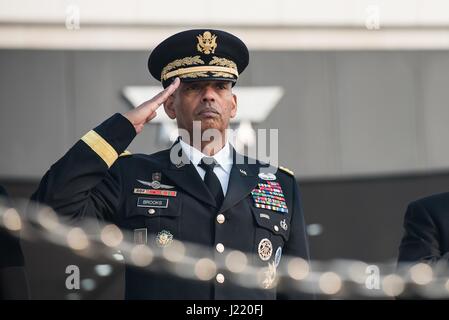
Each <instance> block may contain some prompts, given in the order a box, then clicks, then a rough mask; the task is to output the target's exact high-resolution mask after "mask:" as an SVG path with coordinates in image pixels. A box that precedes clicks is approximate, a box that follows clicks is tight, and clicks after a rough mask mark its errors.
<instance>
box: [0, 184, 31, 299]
mask: <svg viewBox="0 0 449 320" xmlns="http://www.w3.org/2000/svg"><path fill="white" fill-rule="evenodd" d="M0 203H1V204H2V208H1V210H2V211H3V210H5V209H6V208H8V207H12V205H11V202H10V201H9V199H8V195H7V193H6V190H5V189H4V188H3V187H2V186H0ZM17 235H18V234H17ZM17 235H16V236H17ZM16 236H15V235H13V234H11V232H10V231H8V230H5V229H4V228H0V299H2V300H5V299H28V297H29V294H28V284H27V278H26V274H25V268H24V257H23V254H22V250H21V247H20V241H19V238H18V237H16Z"/></svg>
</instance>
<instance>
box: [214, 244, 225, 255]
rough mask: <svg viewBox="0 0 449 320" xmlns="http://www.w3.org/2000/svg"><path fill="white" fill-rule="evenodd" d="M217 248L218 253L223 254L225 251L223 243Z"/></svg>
mask: <svg viewBox="0 0 449 320" xmlns="http://www.w3.org/2000/svg"><path fill="white" fill-rule="evenodd" d="M215 248H216V249H217V251H218V252H220V253H223V251H224V245H223V243H217V245H216V246H215Z"/></svg>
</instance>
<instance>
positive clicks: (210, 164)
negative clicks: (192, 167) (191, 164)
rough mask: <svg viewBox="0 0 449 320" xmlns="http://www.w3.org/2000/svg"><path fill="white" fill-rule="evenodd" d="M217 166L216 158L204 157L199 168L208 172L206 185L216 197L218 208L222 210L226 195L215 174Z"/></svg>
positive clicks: (205, 178)
mask: <svg viewBox="0 0 449 320" xmlns="http://www.w3.org/2000/svg"><path fill="white" fill-rule="evenodd" d="M216 165H217V162H215V159H214V158H212V157H204V158H203V159H201V161H200V163H199V165H198V166H199V167H200V168H203V169H204V171H206V175H205V176H204V183H206V186H207V187H208V188H209V191H210V192H211V193H212V195H213V196H214V198H215V201H216V203H217V207H218V208H220V207H221V204H222V203H223V199H224V195H223V189H222V188H221V183H220V180H218V177H217V175H216V174H215V173H214V167H215V166H216Z"/></svg>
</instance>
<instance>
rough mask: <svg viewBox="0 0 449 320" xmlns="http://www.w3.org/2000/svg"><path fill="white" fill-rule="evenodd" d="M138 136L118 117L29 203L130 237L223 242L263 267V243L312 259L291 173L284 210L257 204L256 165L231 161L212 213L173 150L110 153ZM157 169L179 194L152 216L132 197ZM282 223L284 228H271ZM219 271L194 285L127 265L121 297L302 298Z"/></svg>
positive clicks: (284, 180) (200, 186)
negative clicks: (165, 234) (142, 232)
mask: <svg viewBox="0 0 449 320" xmlns="http://www.w3.org/2000/svg"><path fill="white" fill-rule="evenodd" d="M135 135H136V132H135V129H134V127H133V126H132V124H131V123H130V122H129V121H128V120H127V119H126V118H125V117H124V116H122V115H121V114H115V115H114V116H112V117H111V118H109V119H108V120H106V121H105V122H103V123H102V124H101V125H99V126H98V127H97V128H95V129H94V130H93V131H91V132H90V133H88V134H87V135H86V136H88V137H87V138H84V137H83V138H82V139H81V140H80V141H78V142H77V143H76V144H75V145H74V146H73V147H72V148H71V149H70V150H69V151H68V152H67V153H66V154H65V155H64V156H63V157H62V159H60V160H59V161H58V162H56V163H55V164H54V165H52V166H51V168H50V170H49V171H48V172H47V173H46V174H45V176H44V177H43V179H42V181H41V183H40V185H39V188H38V190H37V191H36V192H35V194H34V195H33V197H32V198H33V199H34V200H36V201H39V202H41V203H45V204H47V205H49V206H51V207H52V208H53V209H54V210H55V211H57V212H58V213H59V214H61V215H65V216H70V217H71V218H73V219H82V218H86V217H94V218H97V219H100V220H102V221H108V222H112V223H115V224H116V225H117V226H119V227H120V228H122V229H128V230H131V232H132V230H136V229H141V228H147V230H148V234H157V233H158V232H160V231H162V230H167V231H169V232H170V233H171V234H172V235H173V238H174V239H177V240H180V241H188V242H191V243H196V244H201V245H206V246H208V247H211V248H214V247H215V245H216V244H217V243H222V244H223V245H224V247H225V252H226V250H231V249H235V250H240V251H242V252H247V253H251V254H254V256H255V257H254V258H253V259H254V260H255V261H250V262H251V263H255V264H259V265H260V266H264V265H267V262H263V261H262V260H261V259H260V258H259V256H258V244H259V242H260V241H261V240H262V239H265V238H266V239H269V240H270V241H271V243H272V245H273V254H272V257H271V261H272V260H273V259H274V256H275V254H274V252H275V251H276V250H277V248H279V247H282V252H283V256H285V255H288V256H297V257H301V258H303V259H305V260H306V261H308V260H309V253H308V244H307V239H306V232H305V224H304V217H303V213H302V211H301V206H300V199H299V191H298V187H297V184H296V181H295V179H294V176H293V175H292V174H291V173H288V172H285V171H281V170H278V171H277V173H276V181H277V182H278V183H279V184H280V185H281V187H282V190H283V192H284V195H285V200H286V204H287V207H288V213H280V212H277V211H272V210H268V209H261V208H256V207H255V206H254V204H253V201H252V197H251V191H252V190H253V189H254V188H255V187H256V186H257V184H258V183H265V182H266V181H265V180H262V179H260V178H259V176H258V172H259V171H258V169H259V167H260V166H261V165H260V163H257V164H248V163H246V164H237V163H234V164H233V167H232V170H231V173H230V179H229V186H228V191H227V194H226V197H225V199H224V202H223V204H222V206H221V207H220V208H217V206H216V204H215V200H214V198H213V197H212V195H211V194H210V192H209V191H208V190H207V189H206V188H207V187H206V185H205V184H204V182H203V180H202V179H201V177H200V176H199V174H198V173H197V171H196V169H195V168H194V167H193V165H192V164H191V163H188V164H186V165H182V166H179V165H175V164H174V163H172V162H171V161H170V149H168V150H164V151H161V152H157V153H154V154H151V155H142V154H138V155H128V156H119V157H117V156H114V154H115V155H120V154H121V153H122V152H123V151H124V150H125V149H126V147H127V146H128V145H129V144H130V143H131V141H132V140H133V138H134V137H135ZM86 136H85V137H86ZM175 145H176V144H175ZM175 145H174V146H175ZM178 145H179V144H178ZM172 148H173V146H172ZM234 154H235V152H234ZM245 159H246V160H247V158H245ZM155 172H158V173H160V174H161V179H162V180H161V183H163V184H167V185H172V186H174V187H175V188H174V189H173V190H175V191H177V196H176V197H169V198H168V197H167V198H168V200H169V201H168V207H167V208H155V213H153V214H151V215H150V214H149V213H148V208H145V207H138V206H137V201H138V198H139V197H143V195H141V194H134V191H133V190H134V188H145V186H143V185H142V184H140V183H139V182H138V181H137V180H144V181H151V180H152V173H155ZM262 213H264V214H267V215H269V216H270V219H266V218H262V217H261V216H260V214H262ZM218 214H223V215H224V216H225V222H224V223H221V224H220V223H218V222H217V219H216V217H217V215H218ZM284 219H285V221H286V223H287V228H286V230H284V229H283V228H278V227H274V226H275V225H279V224H280V222H281V220H284ZM276 230H278V231H276ZM148 245H149V246H153V245H154V243H153V242H151V241H149V243H148ZM210 252H211V254H212V257H215V258H216V259H220V258H221V256H223V254H224V253H218V252H216V251H215V252H214V250H213V249H211V250H210ZM257 260H259V261H257ZM281 260H282V259H281ZM221 272H222V274H223V275H224V277H225V281H224V282H223V283H218V282H217V281H216V279H215V277H214V278H213V279H212V280H210V281H195V280H191V279H184V278H180V277H175V276H173V275H170V274H162V273H156V272H147V271H144V270H139V269H137V268H136V267H132V266H127V269H126V275H125V277H126V290H125V291H126V292H125V296H126V298H127V299H276V298H299V297H301V296H296V295H295V293H296V292H290V293H288V292H287V293H285V294H284V293H283V294H282V295H281V294H280V293H277V292H276V289H260V288H258V289H254V288H247V287H242V286H238V285H236V284H235V283H234V282H233V281H227V280H226V279H229V278H230V277H231V276H232V275H231V274H229V272H228V273H227V272H226V270H223V271H221Z"/></svg>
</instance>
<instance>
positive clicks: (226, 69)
mask: <svg viewBox="0 0 449 320" xmlns="http://www.w3.org/2000/svg"><path fill="white" fill-rule="evenodd" d="M209 71H210V72H226V73H230V74H233V75H235V76H236V77H238V76H239V72H238V71H237V70H236V69H233V68H229V67H220V66H196V67H188V68H180V69H177V70H174V71H171V72H167V73H165V74H163V75H162V76H161V81H165V80H167V79H169V78H171V77H177V76H182V75H185V74H189V73H195V72H209Z"/></svg>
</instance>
